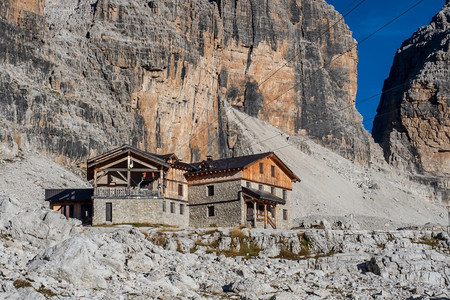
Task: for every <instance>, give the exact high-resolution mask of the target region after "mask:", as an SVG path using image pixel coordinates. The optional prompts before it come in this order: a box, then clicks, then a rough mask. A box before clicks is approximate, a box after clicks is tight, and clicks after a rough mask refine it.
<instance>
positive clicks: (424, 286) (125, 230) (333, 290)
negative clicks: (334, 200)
mask: <svg viewBox="0 0 450 300" xmlns="http://www.w3.org/2000/svg"><path fill="white" fill-rule="evenodd" d="M305 163H307V161H305ZM306 165H307V164H306ZM319 167H320V165H319ZM318 170H321V169H318ZM0 171H1V173H0V174H1V178H2V180H0V188H1V192H2V193H1V195H0V230H1V236H0V248H1V249H0V270H1V271H0V298H5V299H44V298H50V297H55V298H60V299H63V298H69V299H80V298H89V299H148V298H160V299H176V298H178V299H185V298H191V299H202V298H210V299H218V298H231V299H233V298H235V299H239V298H242V299H299V298H305V299H344V298H355V299H407V298H409V299H428V298H429V299H445V298H448V297H450V293H449V291H448V286H449V284H450V258H449V249H450V240H449V236H448V233H446V228H445V224H444V225H442V224H441V225H439V224H435V225H433V226H431V225H430V226H425V227H424V226H423V222H422V221H423V219H420V220H418V221H417V222H416V226H417V228H416V229H415V230H406V229H405V230H386V229H383V228H384V227H383V226H381V227H382V228H380V227H376V226H380V224H381V225H382V223H380V222H379V221H380V220H379V219H377V218H375V217H374V218H375V221H374V222H373V226H375V225H376V226H375V227H374V229H376V230H373V229H372V230H361V229H357V228H366V227H369V225H370V222H369V221H368V222H367V223H364V222H363V220H364V219H363V218H361V219H358V218H356V217H355V218H351V216H350V215H347V217H346V216H345V215H342V214H341V215H340V216H338V217H339V218H340V219H339V218H337V219H335V220H333V219H332V218H331V217H330V216H327V215H324V214H322V215H318V216H317V221H312V222H306V221H304V225H306V226H307V227H311V226H313V227H317V228H316V229H311V228H310V229H307V228H300V229H296V230H257V229H252V230H249V229H247V228H232V229H229V228H228V229H227V228H207V229H195V228H176V227H132V226H131V225H120V226H115V227H82V226H81V225H80V223H79V222H77V221H75V220H67V219H66V218H65V217H63V216H62V215H60V214H58V213H56V212H52V211H50V210H49V209H48V208H46V206H45V203H43V201H42V198H43V188H46V187H50V186H51V187H64V186H67V187H74V186H78V187H81V186H85V185H86V183H84V182H83V181H82V180H81V179H79V177H78V176H77V175H75V174H73V173H72V172H71V170H68V169H66V168H64V167H62V166H60V165H58V164H56V163H54V162H53V161H52V160H51V159H48V158H44V157H42V156H40V155H39V154H31V153H24V154H23V155H22V157H17V158H16V159H14V160H11V161H9V160H8V161H2V162H1V164H0ZM329 172H331V171H330V170H329V171H328V174H331V173H329ZM306 173H307V172H306ZM18 174H20V175H22V176H18ZM305 181H307V180H305ZM299 199H302V198H299ZM344 200H345V199H343V200H342V201H344ZM417 201H418V200H417ZM304 203H305V209H312V208H310V207H309V204H308V201H305V202H304ZM414 203H415V202H413V201H412V202H411V205H413V204H414ZM423 205H425V204H423ZM427 205H431V206H430V207H433V206H432V204H427ZM297 209H298V208H297ZM405 209H411V207H409V208H405ZM414 209H417V207H416V208H414ZM355 215H356V214H355ZM430 215H431V213H430ZM390 218H391V219H393V216H392V215H391V217H390ZM303 219H304V220H306V218H303ZM314 222H316V223H317V224H316V223H314ZM368 224H369V225H368ZM297 225H300V223H299V224H297ZM321 228H325V229H321ZM333 228H340V229H333ZM345 228H347V229H346V230H344V229H345ZM349 228H350V229H349Z"/></svg>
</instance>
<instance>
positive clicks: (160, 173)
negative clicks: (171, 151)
mask: <svg viewBox="0 0 450 300" xmlns="http://www.w3.org/2000/svg"><path fill="white" fill-rule="evenodd" d="M159 178H160V180H161V184H160V187H161V196H163V197H164V171H163V169H162V167H161V169H160V170H159Z"/></svg>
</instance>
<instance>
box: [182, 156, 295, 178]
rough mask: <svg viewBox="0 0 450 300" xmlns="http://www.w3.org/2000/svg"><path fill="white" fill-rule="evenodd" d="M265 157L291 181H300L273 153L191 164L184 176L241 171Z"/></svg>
mask: <svg viewBox="0 0 450 300" xmlns="http://www.w3.org/2000/svg"><path fill="white" fill-rule="evenodd" d="M265 157H271V158H272V159H273V160H274V161H276V162H277V163H278V164H279V166H280V168H281V169H282V170H283V172H285V173H286V175H288V176H289V177H290V178H291V180H292V181H300V178H298V177H297V175H295V174H294V172H292V171H291V169H289V167H288V166H286V165H285V164H284V163H283V161H282V160H281V159H280V158H278V156H276V155H275V153H273V152H265V153H258V154H252V155H246V156H239V157H232V158H222V159H217V160H204V161H202V162H199V163H193V164H191V166H192V167H193V170H192V171H190V172H187V173H186V175H188V176H190V175H200V174H207V173H212V172H217V171H231V170H243V169H245V168H247V167H248V166H250V165H252V164H254V163H256V162H257V161H259V160H260V159H262V158H265Z"/></svg>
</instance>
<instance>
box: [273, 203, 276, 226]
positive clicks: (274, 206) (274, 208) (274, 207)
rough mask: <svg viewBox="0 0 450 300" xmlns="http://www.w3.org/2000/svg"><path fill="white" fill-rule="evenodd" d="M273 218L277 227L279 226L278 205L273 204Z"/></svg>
mask: <svg viewBox="0 0 450 300" xmlns="http://www.w3.org/2000/svg"><path fill="white" fill-rule="evenodd" d="M273 220H274V223H275V228H276V227H277V205H276V204H275V205H273Z"/></svg>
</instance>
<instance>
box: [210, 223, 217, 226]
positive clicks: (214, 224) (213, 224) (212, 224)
mask: <svg viewBox="0 0 450 300" xmlns="http://www.w3.org/2000/svg"><path fill="white" fill-rule="evenodd" d="M209 227H218V226H217V224H216V223H211V224H209Z"/></svg>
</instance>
